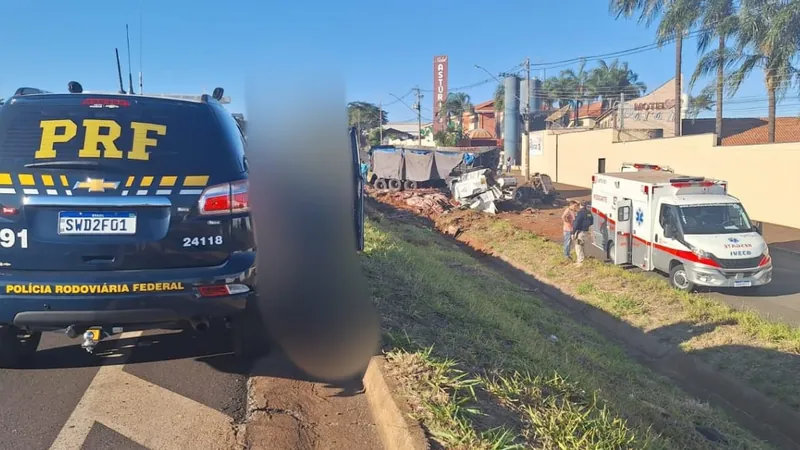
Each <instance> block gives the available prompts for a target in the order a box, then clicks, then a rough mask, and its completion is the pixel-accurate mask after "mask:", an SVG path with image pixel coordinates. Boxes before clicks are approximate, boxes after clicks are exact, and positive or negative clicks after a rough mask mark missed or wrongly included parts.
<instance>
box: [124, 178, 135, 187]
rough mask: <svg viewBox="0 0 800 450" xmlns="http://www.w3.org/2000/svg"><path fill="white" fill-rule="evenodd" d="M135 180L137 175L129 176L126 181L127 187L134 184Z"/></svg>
mask: <svg viewBox="0 0 800 450" xmlns="http://www.w3.org/2000/svg"><path fill="white" fill-rule="evenodd" d="M134 181H136V177H128V181H126V182H125V187H126V188H129V187H131V186H133V182H134Z"/></svg>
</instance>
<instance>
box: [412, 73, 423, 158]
mask: <svg viewBox="0 0 800 450" xmlns="http://www.w3.org/2000/svg"><path fill="white" fill-rule="evenodd" d="M414 94H415V95H416V97H417V102H416V103H414V109H416V110H417V132H418V133H419V145H420V146H422V94H421V93H420V91H419V87H415V88H414Z"/></svg>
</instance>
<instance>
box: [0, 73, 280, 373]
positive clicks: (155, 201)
mask: <svg viewBox="0 0 800 450" xmlns="http://www.w3.org/2000/svg"><path fill="white" fill-rule="evenodd" d="M70 86H71V89H72V83H71V84H70ZM76 89H77V88H76ZM220 91H221V90H220ZM220 95H221V94H220ZM215 96H216V94H215ZM245 146H246V142H245V139H244V137H243V135H242V133H241V131H240V128H239V126H238V125H237V122H236V120H235V119H234V117H233V116H232V115H231V114H230V113H229V112H228V111H227V110H225V108H223V107H222V106H221V104H220V103H219V102H218V101H217V100H216V99H215V97H212V96H208V95H204V96H202V97H201V99H200V100H199V101H190V100H178V99H173V98H164V97H148V96H140V95H125V94H86V93H82V88H80V89H77V92H76V93H60V94H54V93H44V91H38V90H33V91H30V90H29V91H22V92H19V91H18V93H17V94H16V95H15V96H13V97H11V98H9V99H8V100H7V101H6V103H5V105H4V106H3V107H2V108H0V365H3V366H15V365H18V364H20V363H21V362H23V361H24V360H25V359H26V358H28V357H30V356H32V355H33V353H34V352H35V351H36V348H37V346H38V343H39V340H40V338H41V333H42V332H43V331H55V330H64V331H66V333H67V334H68V335H69V336H71V337H82V340H83V343H82V346H83V347H84V348H85V349H86V350H88V351H92V350H93V349H94V346H95V345H96V344H97V343H98V342H99V341H100V340H101V339H103V338H104V337H108V336H111V335H113V334H117V333H119V332H121V331H123V330H124V331H128V330H142V329H153V328H159V329H163V328H193V329H194V330H195V331H197V332H204V331H206V330H207V329H209V327H212V328H213V327H214V326H217V325H221V326H222V327H221V328H226V329H230V330H229V331H226V333H229V336H230V338H231V340H232V344H233V346H232V349H233V350H234V351H235V352H236V353H237V354H239V355H241V356H251V355H254V354H256V353H258V352H261V351H264V350H266V347H265V346H264V345H265V343H264V341H265V338H264V336H265V333H264V330H263V327H262V323H261V320H260V317H261V316H260V314H258V311H257V309H258V293H257V291H256V288H255V285H256V283H255V277H256V267H255V262H256V243H255V237H254V233H253V225H252V223H251V217H250V204H249V195H248V191H249V182H248V167H247V159H246V157H245Z"/></svg>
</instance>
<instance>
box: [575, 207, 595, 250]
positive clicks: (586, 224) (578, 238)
mask: <svg viewBox="0 0 800 450" xmlns="http://www.w3.org/2000/svg"><path fill="white" fill-rule="evenodd" d="M593 223H594V218H593V217H592V211H591V210H590V209H589V207H588V205H587V204H586V203H583V204H582V205H581V206H580V210H579V211H578V213H577V214H575V223H574V224H573V225H572V230H573V233H574V236H575V254H576V255H577V257H578V260H577V262H575V265H576V266H580V265H581V264H583V260H584V259H586V248H585V247H584V245H586V241H587V240H588V239H589V228H591V227H592V224H593Z"/></svg>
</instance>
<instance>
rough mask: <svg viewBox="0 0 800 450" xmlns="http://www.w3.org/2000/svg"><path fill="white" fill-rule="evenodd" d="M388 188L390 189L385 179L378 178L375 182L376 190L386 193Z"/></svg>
mask: <svg viewBox="0 0 800 450" xmlns="http://www.w3.org/2000/svg"><path fill="white" fill-rule="evenodd" d="M387 187H388V184H387V183H386V180H385V179H383V178H378V179H377V180H375V189H379V190H381V191H385V190H386V188H387Z"/></svg>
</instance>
